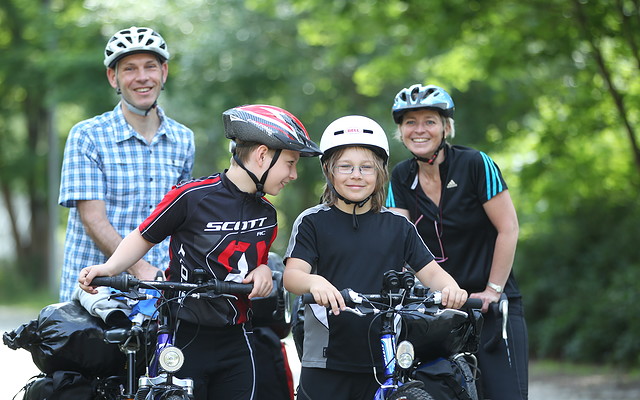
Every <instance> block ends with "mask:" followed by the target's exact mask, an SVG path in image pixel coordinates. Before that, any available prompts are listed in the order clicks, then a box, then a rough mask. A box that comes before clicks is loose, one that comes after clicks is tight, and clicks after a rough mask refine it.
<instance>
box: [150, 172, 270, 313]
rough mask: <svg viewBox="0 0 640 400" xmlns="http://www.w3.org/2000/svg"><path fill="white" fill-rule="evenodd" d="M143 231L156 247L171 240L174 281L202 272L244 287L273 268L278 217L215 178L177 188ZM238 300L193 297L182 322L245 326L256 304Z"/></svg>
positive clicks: (188, 279) (244, 298)
mask: <svg viewBox="0 0 640 400" xmlns="http://www.w3.org/2000/svg"><path fill="white" fill-rule="evenodd" d="M138 229H139V230H140V232H141V234H142V237H143V238H145V239H146V240H148V241H150V242H152V243H159V242H161V241H162V240H164V238H166V237H167V236H171V242H170V246H169V253H170V257H171V262H170V263H169V269H168V271H167V275H168V278H169V280H172V281H178V282H193V280H194V279H193V272H194V270H195V269H202V270H204V271H205V272H206V273H207V275H208V276H209V277H215V278H216V279H219V280H223V281H233V282H241V281H242V279H244V278H245V277H246V276H247V274H248V273H249V272H250V271H252V270H254V269H255V268H256V267H257V266H258V265H260V264H266V263H267V259H268V256H269V249H270V247H271V243H272V242H273V240H274V239H275V237H276V234H277V217H276V210H275V208H274V207H273V205H272V204H271V203H269V202H268V201H267V200H266V199H264V198H257V197H256V196H255V195H253V194H249V193H245V192H242V191H240V190H239V189H238V188H237V187H236V186H235V185H234V184H233V183H232V182H231V181H230V180H229V179H228V178H227V177H226V175H225V174H215V175H211V176H209V177H206V178H200V179H195V180H191V181H188V182H185V183H182V184H180V185H178V186H176V187H174V188H173V189H172V190H171V191H169V192H168V193H167V194H166V195H165V197H164V199H163V200H162V202H160V204H158V206H157V207H156V209H155V210H154V211H153V213H152V214H151V215H150V216H149V217H148V218H147V219H146V220H145V221H144V222H143V223H142V224H141V225H140V227H139V228H138ZM238 298H239V300H238V301H234V300H231V299H229V298H224V299H222V298H220V299H216V300H202V299H200V300H196V299H191V298H188V299H186V300H185V308H188V310H182V311H181V313H180V317H181V318H182V319H185V320H188V321H190V322H194V323H202V324H205V325H208V326H225V325H234V324H240V323H243V322H245V321H247V320H248V318H249V315H248V313H249V308H250V301H249V299H248V298H247V296H246V295H238Z"/></svg>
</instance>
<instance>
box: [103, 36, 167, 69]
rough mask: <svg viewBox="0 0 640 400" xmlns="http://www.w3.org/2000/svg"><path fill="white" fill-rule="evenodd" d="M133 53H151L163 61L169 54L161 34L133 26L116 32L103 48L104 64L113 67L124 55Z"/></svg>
mask: <svg viewBox="0 0 640 400" xmlns="http://www.w3.org/2000/svg"><path fill="white" fill-rule="evenodd" d="M134 53H153V54H155V55H157V56H158V57H160V59H161V60H162V61H163V62H164V61H166V60H168V59H169V57H170V54H169V50H168V48H167V43H166V42H165V41H164V39H163V38H162V36H160V34H159V33H158V32H156V31H154V30H153V29H151V28H145V27H135V26H132V27H131V28H127V29H123V30H121V31H119V32H116V34H115V35H113V37H111V39H109V42H107V47H106V48H105V49H104V66H105V67H107V68H113V67H114V66H115V65H116V63H117V62H118V61H119V60H120V59H121V58H122V57H124V56H127V55H130V54H134Z"/></svg>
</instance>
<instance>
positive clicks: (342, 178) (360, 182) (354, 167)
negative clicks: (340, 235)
mask: <svg viewBox="0 0 640 400" xmlns="http://www.w3.org/2000/svg"><path fill="white" fill-rule="evenodd" d="M378 164H379V162H378ZM328 167H329V168H331V171H330V176H331V183H332V184H333V187H334V188H335V190H336V191H337V192H338V193H340V195H341V196H343V197H344V198H346V199H348V200H350V201H352V202H355V203H357V202H360V201H362V200H364V199H366V198H367V197H369V196H371V195H372V194H373V192H374V191H375V190H376V184H377V179H378V168H379V165H376V156H375V154H374V153H373V151H371V150H369V149H367V148H363V147H347V148H345V149H344V150H342V151H341V152H340V153H339V154H338V157H337V158H335V159H334V160H332V162H331V163H330V165H329V166H328ZM336 205H337V206H338V208H340V209H342V210H343V211H346V212H351V211H352V210H353V206H347V205H346V203H345V202H344V201H342V200H338V201H337V203H336ZM370 208H371V202H367V203H366V204H365V206H364V207H362V211H366V210H368V209H370Z"/></svg>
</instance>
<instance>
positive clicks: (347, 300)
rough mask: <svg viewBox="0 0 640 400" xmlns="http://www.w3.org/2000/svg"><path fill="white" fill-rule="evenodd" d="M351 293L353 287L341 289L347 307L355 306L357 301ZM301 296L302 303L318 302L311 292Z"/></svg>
mask: <svg viewBox="0 0 640 400" xmlns="http://www.w3.org/2000/svg"><path fill="white" fill-rule="evenodd" d="M350 293H351V289H342V290H341V291H340V294H341V295H342V298H343V299H344V304H345V305H346V306H347V307H354V306H355V305H356V303H355V302H354V301H353V300H352V299H351V295H350ZM301 297H302V304H317V303H316V300H315V299H314V298H313V295H312V294H311V293H304V294H303V295H302V296H301Z"/></svg>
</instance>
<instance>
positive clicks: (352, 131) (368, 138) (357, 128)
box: [320, 115, 389, 164]
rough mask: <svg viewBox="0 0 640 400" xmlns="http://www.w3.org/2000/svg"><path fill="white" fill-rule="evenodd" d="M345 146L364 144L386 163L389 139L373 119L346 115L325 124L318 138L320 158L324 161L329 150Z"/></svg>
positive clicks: (329, 152)
mask: <svg viewBox="0 0 640 400" xmlns="http://www.w3.org/2000/svg"><path fill="white" fill-rule="evenodd" d="M345 146H365V147H368V148H370V149H371V150H373V151H374V152H375V153H376V154H378V155H379V156H380V157H381V158H382V159H383V161H384V163H385V164H386V163H387V161H388V160H389V141H388V140H387V135H386V133H385V132H384V129H382V127H381V126H380V125H379V124H378V123H377V122H376V121H374V120H372V119H371V118H368V117H363V116H361V115H347V116H345V117H341V118H338V119H337V120H335V121H333V122H332V123H330V124H329V126H327V128H326V129H325V130H324V132H323V133H322V138H321V139H320V150H321V151H322V153H323V155H322V157H321V158H320V160H321V161H322V162H324V161H325V160H326V158H327V156H328V155H329V154H331V152H333V151H335V150H336V149H338V148H341V147H345Z"/></svg>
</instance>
